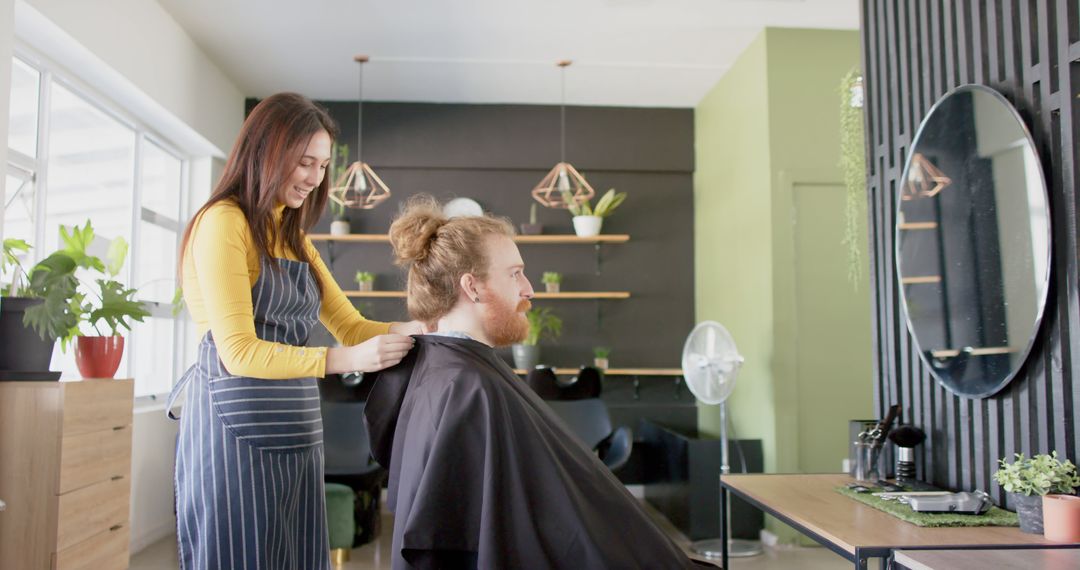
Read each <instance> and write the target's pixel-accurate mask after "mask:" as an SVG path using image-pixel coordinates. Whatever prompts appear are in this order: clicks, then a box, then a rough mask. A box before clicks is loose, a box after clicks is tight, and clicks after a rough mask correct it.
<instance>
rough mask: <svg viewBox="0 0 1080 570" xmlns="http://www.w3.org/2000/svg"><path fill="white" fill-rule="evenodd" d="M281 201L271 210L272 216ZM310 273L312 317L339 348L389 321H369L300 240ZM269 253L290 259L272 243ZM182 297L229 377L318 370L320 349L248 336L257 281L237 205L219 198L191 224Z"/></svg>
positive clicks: (318, 373)
mask: <svg viewBox="0 0 1080 570" xmlns="http://www.w3.org/2000/svg"><path fill="white" fill-rule="evenodd" d="M284 208H285V206H283V205H282V206H279V207H278V208H277V209H275V210H274V215H275V218H278V219H280V216H281V212H282V211H283V210H284ZM304 247H305V248H306V249H307V254H308V257H309V258H310V259H311V270H312V271H314V272H316V273H318V275H319V278H320V280H321V281H322V284H323V290H322V306H321V307H320V309H319V320H320V321H321V322H322V324H323V325H324V326H325V327H326V329H327V330H328V331H330V334H332V335H334V338H336V339H337V340H338V342H340V343H341V344H342V345H345V346H349V345H354V344H359V343H361V342H363V341H365V340H367V339H369V338H371V337H373V336H376V335H380V334H386V333H387V332H389V331H390V323H380V322H376V321H369V320H367V319H365V318H364V317H363V316H361V315H360V312H359V311H357V310H356V308H355V307H353V305H352V303H351V302H349V298H348V297H346V296H345V294H344V293H342V292H341V288H340V287H339V286H338V285H337V283H336V282H335V281H334V277H333V276H332V275H331V274H330V271H329V270H327V268H326V264H324V263H323V261H322V258H320V257H319V252H318V251H317V250H316V249H315V246H314V245H312V244H311V240H309V239H308V238H307V237H305V238H304ZM273 255H274V256H275V257H280V258H284V259H293V260H295V259H297V256H296V255H295V254H293V253H292V252H291V251H289V250H288V248H286V247H284V246H282V245H280V244H276V245H275V246H274V251H273ZM183 263H184V265H183V268H184V271H183V275H184V279H183V289H184V302H185V303H186V304H187V306H188V310H190V311H191V316H192V318H193V319H194V321H195V324H196V325H197V326H198V329H199V336H200V337H201V336H202V335H203V334H205V333H206V331H207V330H208V329H209V330H211V331H213V335H214V343H215V344H216V345H217V351H218V356H219V357H220V358H221V361H222V363H223V364H224V365H225V369H226V370H228V371H229V373H230V374H235V375H237V376H248V377H251V378H265V379H271V380H276V379H287V378H304V377H311V376H314V377H318V378H321V377H323V376H325V375H326V348H324V347H318V348H316V347H302V346H292V345H288V344H281V343H276V342H269V341H265V340H261V339H259V337H258V336H256V335H255V317H254V309H253V305H252V300H251V288H252V287H253V286H254V285H255V281H256V280H257V279H258V278H259V271H260V264H259V252H258V250H257V249H256V248H255V244H254V242H253V240H252V237H251V229H250V227H249V226H248V223H247V218H245V217H244V213H243V212H242V211H241V210H240V207H239V206H237V205H236V203H235V202H233V201H231V200H225V201H222V202H218V203H217V204H214V205H213V206H211V207H210V208H208V209H207V210H206V211H205V212H203V214H202V215H201V216H200V217H199V219H198V220H197V221H196V225H195V228H194V229H193V230H192V232H191V237H190V238H189V242H188V247H187V249H186V250H185V254H184V261H183Z"/></svg>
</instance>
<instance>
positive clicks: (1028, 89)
mask: <svg viewBox="0 0 1080 570" xmlns="http://www.w3.org/2000/svg"><path fill="white" fill-rule="evenodd" d="M862 19H863V26H862V30H863V31H862V42H863V70H864V73H865V85H866V91H867V93H866V95H867V96H866V107H865V112H866V126H867V145H868V148H867V175H868V178H869V188H868V192H869V204H870V208H869V218H870V219H869V222H870V226H869V227H870V239H871V264H872V274H871V280H872V283H871V285H872V289H873V291H874V298H873V307H874V316H873V318H874V328H875V338H874V369H875V372H876V375H875V376H876V378H877V380H876V385H875V390H874V394H875V396H874V399H875V404H876V407H877V409H878V411H879V413H881V412H882V411H883V410H885V409H886V408H887V407H888V406H889V405H891V404H893V403H900V404H901V405H902V406H903V420H904V421H905V422H906V423H913V424H915V425H919V426H922V427H923V428H924V429H926V430H927V432H928V434H929V435H930V438H929V440H928V441H927V444H926V446H925V447H924V449H923V450H922V453H921V456H920V457H919V463H920V476H921V477H924V478H925V479H927V480H929V481H931V482H933V483H935V484H938V485H942V486H946V487H949V488H954V489H975V488H978V489H986V490H993V492H994V493H995V498H997V499H998V500H999V501H1000V500H1004V494H1003V493H1002V492H1001V491H1000V488H999V487H998V486H997V485H996V484H994V483H993V482H992V480H991V474H992V473H993V471H994V469H995V468H996V465H995V463H996V460H997V459H998V458H1000V457H1011V456H1012V454H1013V453H1016V452H1026V453H1029V454H1030V453H1045V452H1048V451H1049V450H1053V449H1056V450H1058V451H1059V452H1061V453H1064V454H1065V455H1067V456H1068V457H1069V458H1070V459H1072V460H1073V461H1074V462H1076V461H1077V460H1078V459H1080V441H1078V438H1077V433H1076V426H1077V424H1078V420H1080V350H1078V351H1076V352H1075V353H1074V351H1073V348H1074V347H1080V299H1078V287H1077V269H1078V264H1077V238H1078V228H1077V221H1076V216H1077V211H1078V209H1080V193H1078V192H1077V188H1078V184H1077V183H1078V181H1080V176H1078V173H1077V161H1078V152H1080V145H1078V144H1077V143H1078V136H1080V2H1078V1H1077V0H997V1H991V0H957V1H940V0H939V1H932V0H910V1H900V0H895V1H889V0H863V2H862ZM968 83H977V84H983V85H987V86H990V87H992V88H994V89H996V90H997V91H999V92H1001V93H1003V94H1004V95H1005V96H1006V97H1007V98H1008V99H1009V100H1010V101H1011V102H1012V103H1013V105H1014V106H1015V107H1016V108H1017V109H1018V110H1019V111H1020V114H1021V115H1022V116H1023V118H1024V120H1025V122H1026V123H1027V125H1028V128H1029V129H1031V131H1032V134H1033V136H1034V138H1035V142H1036V146H1037V147H1038V150H1039V154H1040V157H1041V159H1042V163H1043V168H1044V171H1045V174H1046V178H1047V186H1048V188H1049V195H1050V196H1049V197H1050V207H1051V210H1052V212H1051V215H1052V224H1053V243H1052V248H1053V254H1052V255H1053V259H1052V270H1051V279H1052V284H1051V287H1050V292H1049V299H1048V304H1047V307H1046V313H1045V317H1044V320H1043V323H1042V326H1041V328H1040V330H1039V333H1038V339H1037V340H1036V344H1035V346H1034V348H1033V349H1032V353H1031V356H1030V357H1029V359H1028V361H1027V362H1026V363H1025V365H1024V367H1023V369H1022V370H1021V372H1020V374H1019V375H1018V376H1017V377H1016V379H1015V380H1013V382H1012V383H1011V384H1010V385H1009V386H1008V387H1007V388H1005V389H1004V390H1003V391H1001V392H1000V393H998V394H997V395H995V396H993V397H990V398H985V399H981V400H970V399H965V398H958V397H956V396H953V395H952V394H950V393H949V392H946V391H945V390H944V389H943V388H942V387H941V386H940V385H939V384H938V383H937V382H936V381H935V380H934V379H933V377H932V376H931V375H930V373H929V372H928V371H927V369H926V367H925V366H924V365H923V363H922V361H921V360H920V359H919V357H918V354H917V353H916V352H915V350H914V347H913V343H912V342H911V338H910V336H909V334H908V331H907V327H906V325H905V321H904V314H903V309H902V308H901V306H900V301H899V299H900V297H899V289H898V284H897V281H896V271H895V267H896V266H895V259H894V244H893V241H894V240H893V227H894V226H893V224H894V217H895V204H896V192H897V187H898V185H899V183H900V178H901V176H902V174H903V168H904V162H905V159H906V157H907V152H908V147H909V145H910V143H911V140H912V139H913V138H914V136H915V133H916V132H917V130H918V127H919V124H920V122H921V121H922V119H923V117H925V116H926V113H927V112H928V111H929V109H930V107H931V106H932V105H933V104H934V102H935V101H936V100H937V99H938V98H940V97H941V96H942V95H944V94H945V93H946V92H948V91H949V90H950V89H952V88H954V87H956V86H959V85H963V84H968Z"/></svg>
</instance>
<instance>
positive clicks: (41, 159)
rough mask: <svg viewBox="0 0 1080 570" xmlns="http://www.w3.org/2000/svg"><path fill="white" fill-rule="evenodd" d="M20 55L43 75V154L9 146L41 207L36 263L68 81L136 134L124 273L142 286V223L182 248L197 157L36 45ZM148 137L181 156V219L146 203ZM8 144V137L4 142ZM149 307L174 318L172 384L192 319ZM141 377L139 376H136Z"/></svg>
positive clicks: (131, 363) (12, 165) (130, 363)
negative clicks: (53, 124) (53, 119)
mask: <svg viewBox="0 0 1080 570" xmlns="http://www.w3.org/2000/svg"><path fill="white" fill-rule="evenodd" d="M14 57H15V58H17V59H19V60H20V61H21V62H22V63H23V64H25V65H27V66H28V67H30V68H32V69H34V70H36V71H37V72H38V73H39V74H40V79H39V82H38V102H37V103H38V118H37V129H38V133H37V135H38V136H37V149H36V152H37V157H36V158H33V157H29V156H27V155H25V154H23V153H20V152H18V151H15V150H14V149H12V148H10V147H8V160H7V162H8V164H7V168H8V169H9V170H11V169H15V170H19V171H23V172H25V173H28V175H29V176H30V177H31V179H32V183H33V184H34V191H35V194H34V199H35V204H34V207H35V211H34V243H33V245H35V248H34V249H33V250H32V252H31V254H32V255H31V258H30V263H31V264H33V263H37V262H38V261H40V260H41V259H42V258H43V255H44V253H45V252H44V251H42V248H39V247H36V246H37V245H38V244H43V243H46V239H45V238H46V235H45V232H46V224H45V220H46V216H47V214H48V212H47V211H46V197H47V195H48V192H49V184H48V167H49V164H48V160H49V142H50V141H49V118H50V117H49V111H50V107H51V99H52V97H51V93H52V86H53V84H54V83H58V84H60V85H62V86H63V87H64V88H65V89H67V90H69V91H70V92H71V93H72V94H74V95H75V96H77V97H79V98H80V99H82V100H83V101H84V102H86V103H87V104H88V105H90V106H92V107H93V108H95V109H97V110H98V111H100V112H101V113H103V114H105V115H106V116H108V117H110V118H111V119H113V120H115V121H117V122H119V123H120V124H122V125H124V126H125V127H127V128H130V129H131V130H133V131H134V133H135V155H134V160H133V162H134V169H135V172H134V185H133V193H134V195H133V196H132V201H131V204H132V207H131V221H132V226H131V248H130V250H129V252H128V260H127V263H126V271H125V272H124V273H125V274H126V275H125V276H124V277H123V278H124V279H125V282H126V283H128V284H131V285H132V286H133V285H137V284H138V283H139V281H138V278H139V271H138V268H137V267H136V263H135V260H137V259H138V255H139V249H140V247H141V244H140V240H139V239H138V238H139V231H140V223H141V222H143V221H146V222H149V223H152V224H154V225H159V226H161V227H163V228H165V229H168V230H171V231H172V230H175V233H176V241H175V243H174V244H173V245H174V247H177V248H178V247H179V245H180V238H181V236H182V233H183V229H184V224H185V222H184V220H186V219H187V217H188V211H187V209H188V208H187V204H188V196H189V195H190V194H191V172H190V169H191V163H192V160H193V157H191V156H188V155H187V154H185V153H184V152H182V151H181V150H180V149H179V148H178V147H177V145H175V144H173V143H171V142H170V141H169V140H167V139H166V138H165V137H163V136H161V135H159V134H158V133H157V132H156V131H155V130H154V129H153V128H151V127H150V126H149V125H147V124H145V123H143V122H142V121H139V120H138V119H136V118H135V117H133V116H131V115H129V114H127V113H125V112H123V110H121V109H120V107H119V106H118V105H116V104H114V103H112V102H111V101H109V100H108V99H107V98H105V97H103V96H101V95H100V94H98V93H97V92H96V91H95V90H94V89H93V88H92V87H91V86H89V85H86V84H84V83H83V82H81V81H79V80H78V79H76V78H75V77H74V76H73V75H72V74H70V73H67V72H66V71H65V70H64V69H63V68H62V67H61V66H59V65H58V64H56V63H55V62H52V61H50V60H48V59H47V58H45V57H43V56H41V55H40V54H38V53H36V52H34V51H33V50H31V49H29V48H26V47H25V46H21V45H16V46H15V49H14ZM144 142H147V143H152V144H154V145H156V146H157V147H159V148H160V149H161V150H163V151H165V152H166V153H167V154H169V155H171V156H173V157H175V158H177V159H178V160H180V178H181V180H180V195H179V196H177V200H178V205H179V209H178V213H179V218H180V219H178V220H172V219H169V218H167V217H165V216H162V215H160V214H157V213H154V212H152V211H150V210H145V209H144V208H143V206H142V200H141V198H142V179H141V169H142V161H141V158H142V156H141V155H142V144H143V143H144ZM4 143H5V144H7V141H6V140H5V141H4ZM147 304H148V306H149V307H148V309H149V311H150V313H151V315H152V316H154V317H159V318H167V319H171V320H172V321H173V347H172V351H173V352H172V366H171V371H172V379H171V382H170V386H172V385H175V383H176V381H177V380H178V379H179V377H180V375H181V374H182V372H183V369H182V367H183V364H184V363H183V358H184V355H185V354H186V353H187V347H186V344H187V343H188V340H187V339H188V336H189V334H188V330H189V326H190V325H189V319H187V318H185V316H184V315H180V316H175V317H174V316H173V314H172V306H171V305H170V304H167V303H160V302H147ZM127 338H128V342H129V346H128V348H127V370H126V371H121V372H119V374H124V375H127V376H131V375H132V374H134V370H135V360H136V358H137V357H136V354H135V350H134V346H135V345H136V344H137V343H138V342H139V340H138V338H137V335H135V334H133V333H129V334H128V335H127ZM136 381H137V380H136ZM167 396H168V394H167V393H164V394H150V395H142V396H139V397H137V398H136V399H135V401H136V407H137V408H140V407H145V406H147V405H153V404H152V403H153V402H156V401H158V400H163V399H164V398H165V397H167Z"/></svg>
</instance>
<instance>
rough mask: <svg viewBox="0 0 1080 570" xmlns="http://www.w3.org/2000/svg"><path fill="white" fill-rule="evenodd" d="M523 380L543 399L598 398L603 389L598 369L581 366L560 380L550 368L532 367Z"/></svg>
mask: <svg viewBox="0 0 1080 570" xmlns="http://www.w3.org/2000/svg"><path fill="white" fill-rule="evenodd" d="M525 382H526V383H527V384H528V385H529V387H530V388H532V389H533V391H534V392H536V394H537V395H538V396H540V398H541V399H544V400H584V399H587V398H599V397H600V392H601V390H603V382H602V381H601V377H600V371H599V370H597V369H596V368H592V367H590V366H583V367H581V370H579V371H578V373H577V375H576V376H574V377H572V378H570V380H568V381H565V382H564V381H562V380H560V379H559V378H558V376H556V375H555V371H554V370H553V369H551V368H539V367H538V368H534V369H533V370H530V371H529V373H528V374H527V375H526V376H525Z"/></svg>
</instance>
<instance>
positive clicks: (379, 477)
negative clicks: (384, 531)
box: [319, 375, 386, 546]
mask: <svg viewBox="0 0 1080 570" xmlns="http://www.w3.org/2000/svg"><path fill="white" fill-rule="evenodd" d="M369 389H370V387H369V386H364V385H362V383H361V382H360V379H359V378H352V379H350V378H342V377H341V376H338V375H327V377H326V378H325V379H324V380H322V381H321V382H319V395H320V406H321V408H322V421H323V450H324V453H323V456H324V462H325V465H326V468H325V480H326V482H327V483H341V484H343V485H348V486H349V487H350V488H352V490H353V491H355V492H356V494H357V497H356V498H357V500H356V511H355V512H356V517H355V518H356V524H357V537H356V541H355V542H354V546H359V545H361V544H364V543H366V542H369V541H370V540H371V539H372V538H374V537H375V536H376V535H377V534H378V527H379V495H380V490H381V489H382V485H383V483H384V482H385V480H386V470H385V469H383V468H382V467H381V466H380V465H379V464H378V463H376V462H375V460H374V459H373V458H372V457H371V441H370V440H369V438H368V431H367V425H366V424H364V406H365V405H366V396H367V394H366V392H367V391H369Z"/></svg>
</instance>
